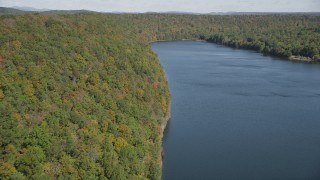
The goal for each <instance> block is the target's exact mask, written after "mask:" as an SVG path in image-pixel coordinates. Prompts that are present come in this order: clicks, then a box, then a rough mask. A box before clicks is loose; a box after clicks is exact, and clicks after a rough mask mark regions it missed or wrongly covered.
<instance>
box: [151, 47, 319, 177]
mask: <svg viewBox="0 0 320 180" xmlns="http://www.w3.org/2000/svg"><path fill="white" fill-rule="evenodd" d="M152 48H153V50H154V51H155V52H156V53H157V54H158V56H159V58H160V61H161V64H162V65H163V67H164V69H165V71H166V73H167V78H168V81H169V85H170V91H171V96H172V118H171V120H170V122H169V124H168V127H167V129H166V131H165V136H164V143H163V146H164V150H165V157H164V162H163V179H165V180H171V179H173V180H179V179H221V180H229V179H230V180H242V179H244V180H250V179H260V180H261V179H267V180H277V179H279V180H286V179H288V180H294V179H299V180H300V179H308V180H312V179H320V65H318V64H303V63H293V62H290V61H286V60H281V59H276V58H272V57H267V56H263V55H261V54H259V53H256V52H252V51H247V50H238V49H232V48H228V47H224V46H220V45H216V44H211V43H205V42H192V41H176V42H160V43H154V44H152Z"/></svg>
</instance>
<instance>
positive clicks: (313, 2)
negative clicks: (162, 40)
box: [0, 0, 320, 13]
mask: <svg viewBox="0 0 320 180" xmlns="http://www.w3.org/2000/svg"><path fill="white" fill-rule="evenodd" d="M12 6H24V7H34V8H46V9H54V10H68V9H72V10H79V9H86V10H93V11H101V12H167V11H182V12H197V13H208V12H231V11H236V12H320V0H0V7H12Z"/></svg>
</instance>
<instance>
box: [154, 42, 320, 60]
mask: <svg viewBox="0 0 320 180" xmlns="http://www.w3.org/2000/svg"><path fill="white" fill-rule="evenodd" d="M174 41H195V42H207V43H213V44H218V45H222V46H225V47H231V48H234V47H232V46H228V45H227V44H219V43H215V42H212V41H209V40H202V39H175V40H155V41H149V42H148V44H152V43H157V42H174ZM236 49H242V50H251V51H255V52H258V53H261V52H259V51H256V50H252V49H248V48H241V47H240V48H236ZM261 54H264V53H261ZM265 55H267V56H270V57H277V58H283V59H284V60H287V61H292V62H297V63H298V62H302V63H311V64H320V59H317V60H314V59H312V58H310V57H305V56H293V55H291V56H290V57H283V56H276V55H272V54H265Z"/></svg>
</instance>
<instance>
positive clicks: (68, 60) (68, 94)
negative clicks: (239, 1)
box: [0, 13, 320, 179]
mask: <svg viewBox="0 0 320 180" xmlns="http://www.w3.org/2000/svg"><path fill="white" fill-rule="evenodd" d="M319 22H320V19H319V17H317V16H282V15H268V16H257V15H241V16H210V15H202V16H196V15H168V14H121V15H119V14H118V15H117V14H98V13H85V14H83V13H80V14H72V15H67V14H65V15H61V14H60V15H52V14H51V15H48V14H39V13H34V14H25V15H16V16H13V15H2V16H0V126H1V129H0V130H1V131H0V179H50V178H51V179H56V178H57V179H159V178H160V176H161V158H160V156H159V154H160V149H161V139H160V137H161V123H162V122H163V121H164V120H165V117H166V116H167V115H168V113H169V112H168V111H169V110H168V109H169V108H168V107H169V105H170V97H169V91H168V84H167V81H166V79H165V76H164V72H163V69H162V67H161V65H160V64H159V61H158V59H157V57H156V55H155V54H154V53H153V52H152V49H151V47H150V45H149V43H150V42H151V41H157V40H177V39H202V40H208V41H212V42H216V43H221V44H225V45H228V46H232V47H239V48H249V49H254V50H257V51H260V52H263V53H266V54H272V55H277V56H285V57H290V56H304V57H308V58H310V59H312V60H313V61H315V60H317V59H319V58H320V54H319V52H320V49H319V48H320V25H319Z"/></svg>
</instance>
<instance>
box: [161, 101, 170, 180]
mask: <svg viewBox="0 0 320 180" xmlns="http://www.w3.org/2000/svg"><path fill="white" fill-rule="evenodd" d="M170 118H171V101H170V103H169V106H168V113H167V114H166V116H165V117H163V119H162V121H161V124H160V128H161V129H160V143H161V149H160V152H159V159H160V167H161V176H160V179H162V168H163V167H162V165H163V152H164V149H163V137H164V131H165V129H166V127H167V124H168V122H169V120H170Z"/></svg>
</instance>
